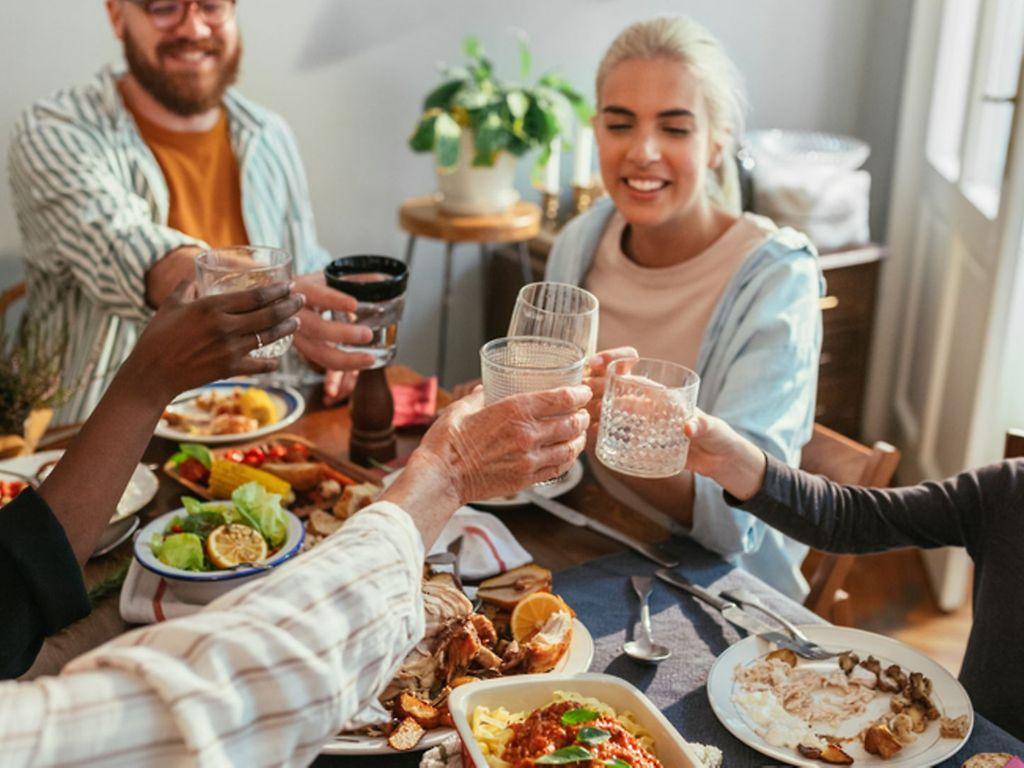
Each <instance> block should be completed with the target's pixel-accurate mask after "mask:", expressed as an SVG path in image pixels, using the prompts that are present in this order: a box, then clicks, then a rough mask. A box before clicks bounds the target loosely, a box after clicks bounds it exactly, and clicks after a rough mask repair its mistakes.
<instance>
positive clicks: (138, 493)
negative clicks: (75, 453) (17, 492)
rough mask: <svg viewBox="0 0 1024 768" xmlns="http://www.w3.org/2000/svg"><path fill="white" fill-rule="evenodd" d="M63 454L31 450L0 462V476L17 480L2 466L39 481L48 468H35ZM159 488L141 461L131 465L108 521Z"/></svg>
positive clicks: (128, 513) (128, 512)
mask: <svg viewBox="0 0 1024 768" xmlns="http://www.w3.org/2000/svg"><path fill="white" fill-rule="evenodd" d="M63 455H64V451H40V452H39V453H33V454H32V455H31V456H19V457H18V458H16V459H7V460H6V461H0V477H4V478H5V479H8V480H19V479H20V478H17V477H14V476H13V475H7V476H5V475H4V469H5V468H6V469H10V470H12V471H13V472H19V473H21V474H23V475H30V476H32V477H39V479H40V480H42V479H43V478H44V477H46V475H47V474H49V470H45V469H44V470H43V472H42V473H40V471H39V470H40V469H41V468H42V467H44V466H45V465H47V464H53V463H56V462H57V461H59V460H60V457H61V456H63ZM159 487H160V481H159V480H157V477H156V475H155V474H153V472H152V470H150V469H149V468H148V467H146V466H144V465H142V464H139V465H138V466H137V467H135V472H133V473H132V479H131V480H129V481H128V487H127V488H125V489H124V493H123V494H122V495H121V500H120V501H119V502H117V512H115V513H114V516H113V517H112V518H110V524H111V525H114V524H116V523H119V522H121V521H122V520H124V519H126V518H128V517H131V516H132V515H134V514H135V513H136V512H138V511H139V510H140V509H142V508H143V507H144V506H146V505H147V504H149V502H150V501H152V499H153V497H154V496H156V492H157V488H159Z"/></svg>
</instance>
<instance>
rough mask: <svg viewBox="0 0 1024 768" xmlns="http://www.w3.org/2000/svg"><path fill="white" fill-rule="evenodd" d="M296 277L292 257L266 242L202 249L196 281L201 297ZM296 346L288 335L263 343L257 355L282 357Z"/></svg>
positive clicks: (282, 281)
mask: <svg viewBox="0 0 1024 768" xmlns="http://www.w3.org/2000/svg"><path fill="white" fill-rule="evenodd" d="M291 280H292V256H291V254H290V253H287V252H286V251H282V250H281V249H280V248H271V247H270V246H266V245H244V246H243V245H236V246H229V247H227V248H214V249H212V250H209V251H202V252H201V253H200V254H199V255H198V256H196V281H197V282H198V284H199V295H200V296H212V295H214V294H218V293H233V292H236V291H246V290H249V289H250V288H260V287H262V286H264V285H274V284H276V283H285V284H287V283H290V282H291ZM291 345H292V337H291V336H285V337H284V338H281V339H278V340H277V341H275V342H272V343H270V344H263V343H262V342H261V343H260V346H259V348H258V349H254V350H253V351H252V352H250V353H249V354H250V355H252V356H253V357H280V356H281V355H283V354H284V353H285V352H287V351H288V348H289V347H290V346H291Z"/></svg>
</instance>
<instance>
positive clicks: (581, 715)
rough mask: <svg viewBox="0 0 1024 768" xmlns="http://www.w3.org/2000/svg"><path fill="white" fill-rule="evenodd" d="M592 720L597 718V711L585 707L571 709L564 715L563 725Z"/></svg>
mask: <svg viewBox="0 0 1024 768" xmlns="http://www.w3.org/2000/svg"><path fill="white" fill-rule="evenodd" d="M591 720H597V712H595V711H594V710H592V709H586V708H583V707H579V708H577V709H570V710H568V711H567V712H566V713H565V714H564V715H562V725H579V724H580V723H589V722H590V721H591Z"/></svg>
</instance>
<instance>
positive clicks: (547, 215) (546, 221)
mask: <svg viewBox="0 0 1024 768" xmlns="http://www.w3.org/2000/svg"><path fill="white" fill-rule="evenodd" d="M540 210H541V223H542V224H543V225H548V226H555V225H556V224H557V223H558V193H557V192H546V191H544V190H541V193H540Z"/></svg>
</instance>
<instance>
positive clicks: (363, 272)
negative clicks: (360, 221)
mask: <svg viewBox="0 0 1024 768" xmlns="http://www.w3.org/2000/svg"><path fill="white" fill-rule="evenodd" d="M324 277H325V279H326V280H327V284H328V285H329V286H331V288H334V289H335V290H338V291H341V292H342V293H347V294H348V295H350V296H354V297H355V298H356V299H357V300H358V301H359V304H358V305H357V307H356V311H355V312H332V313H331V315H332V317H333V318H334V319H335V320H339V321H341V322H344V323H358V324H359V325H365V326H367V327H368V328H369V329H370V330H371V331H373V338H372V339H370V341H369V342H368V343H366V344H364V345H349V344H339V345H338V348H339V349H341V350H343V351H345V352H368V353H370V354H371V355H373V357H374V364H373V365H372V366H370V367H371V368H383V367H384V366H385V365H387V364H388V363H390V362H391V361H392V360H393V359H394V358H395V351H396V342H397V341H398V323H399V321H400V320H401V319H402V310H403V309H404V307H405V289H406V286H407V285H408V282H409V268H408V267H407V266H406V265H405V263H403V262H401V261H399V260H398V259H392V258H391V257H389V256H346V257H345V258H341V259H335V260H334V261H332V262H331V263H330V264H328V265H327V267H326V269H324Z"/></svg>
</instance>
